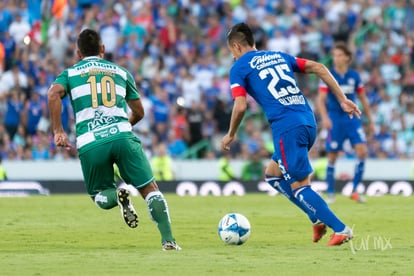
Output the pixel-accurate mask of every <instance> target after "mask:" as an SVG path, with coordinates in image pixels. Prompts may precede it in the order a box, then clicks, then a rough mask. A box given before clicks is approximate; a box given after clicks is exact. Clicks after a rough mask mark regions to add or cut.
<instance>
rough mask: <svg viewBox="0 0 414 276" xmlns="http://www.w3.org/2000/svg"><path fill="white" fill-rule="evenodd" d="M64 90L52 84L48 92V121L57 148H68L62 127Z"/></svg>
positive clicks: (59, 85)
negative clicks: (50, 124)
mask: <svg viewBox="0 0 414 276" xmlns="http://www.w3.org/2000/svg"><path fill="white" fill-rule="evenodd" d="M65 94H66V93H65V88H64V87H63V85H61V84H59V83H54V84H52V86H51V87H50V88H49V91H48V98H47V101H48V106H49V113H50V121H51V123H52V130H53V134H54V141H55V144H56V146H58V147H66V148H70V144H69V139H68V136H67V135H66V134H65V131H64V130H63V126H62V118H61V114H62V100H61V98H63V97H64V96H65Z"/></svg>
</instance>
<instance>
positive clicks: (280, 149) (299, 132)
mask: <svg viewBox="0 0 414 276" xmlns="http://www.w3.org/2000/svg"><path fill="white" fill-rule="evenodd" d="M272 133H273V144H274V147H275V152H274V153H273V155H272V159H273V160H274V161H275V162H276V163H278V164H279V168H280V170H281V171H282V174H283V177H284V179H285V180H286V182H287V183H288V184H291V183H293V182H295V181H299V180H302V179H303V178H305V177H307V176H308V175H310V174H311V173H312V172H313V170H312V165H311V163H310V160H309V156H308V152H309V150H310V148H311V147H312V145H313V143H314V142H315V138H316V128H315V127H313V126H305V125H303V126H299V127H296V128H293V129H290V130H288V131H286V132H283V133H280V131H276V130H275V129H273V130H272Z"/></svg>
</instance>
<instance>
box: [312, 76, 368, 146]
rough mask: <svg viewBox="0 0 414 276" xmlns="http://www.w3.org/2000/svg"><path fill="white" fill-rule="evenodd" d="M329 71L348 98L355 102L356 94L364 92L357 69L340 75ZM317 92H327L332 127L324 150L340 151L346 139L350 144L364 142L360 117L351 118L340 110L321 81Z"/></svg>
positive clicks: (333, 97) (334, 98)
mask: <svg viewBox="0 0 414 276" xmlns="http://www.w3.org/2000/svg"><path fill="white" fill-rule="evenodd" d="M331 73H332V75H333V77H334V78H335V79H336V81H337V82H338V84H339V86H340V87H341V89H342V91H343V92H344V94H345V96H346V97H347V98H348V99H349V100H351V101H353V102H355V100H356V97H357V94H358V93H362V92H364V86H363V84H362V82H361V78H360V77H359V74H358V72H357V71H355V70H348V71H347V72H346V73H345V74H343V75H341V74H338V73H337V72H336V71H335V70H334V69H331ZM319 93H328V95H327V103H326V105H327V111H328V115H329V118H330V119H331V121H332V128H331V129H329V130H328V137H327V138H326V145H325V148H326V150H327V151H328V152H331V151H333V152H336V151H342V149H343V143H344V141H345V140H346V139H349V141H350V142H351V145H355V144H360V143H366V137H365V133H364V130H363V128H362V126H361V119H359V118H358V117H356V116H354V117H353V118H352V119H351V118H350V117H349V115H348V114H347V113H345V112H344V111H343V110H342V108H341V106H340V104H339V102H338V100H337V99H336V97H335V96H334V94H333V93H332V91H331V90H330V89H329V88H328V87H327V86H326V84H324V83H321V84H320V85H319Z"/></svg>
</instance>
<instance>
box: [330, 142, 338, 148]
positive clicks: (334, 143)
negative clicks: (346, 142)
mask: <svg viewBox="0 0 414 276" xmlns="http://www.w3.org/2000/svg"><path fill="white" fill-rule="evenodd" d="M330 146H331V148H332V149H336V148H337V147H338V142H336V141H332V142H331V143H330Z"/></svg>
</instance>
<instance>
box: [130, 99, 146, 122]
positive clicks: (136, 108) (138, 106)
mask: <svg viewBox="0 0 414 276" xmlns="http://www.w3.org/2000/svg"><path fill="white" fill-rule="evenodd" d="M128 106H129V108H130V109H131V114H130V115H129V119H128V120H129V122H130V123H131V125H135V124H136V123H138V122H139V121H141V120H142V118H144V115H145V112H144V107H143V106H142V102H141V100H140V99H135V100H130V101H128Z"/></svg>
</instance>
